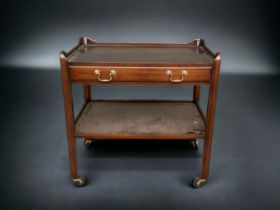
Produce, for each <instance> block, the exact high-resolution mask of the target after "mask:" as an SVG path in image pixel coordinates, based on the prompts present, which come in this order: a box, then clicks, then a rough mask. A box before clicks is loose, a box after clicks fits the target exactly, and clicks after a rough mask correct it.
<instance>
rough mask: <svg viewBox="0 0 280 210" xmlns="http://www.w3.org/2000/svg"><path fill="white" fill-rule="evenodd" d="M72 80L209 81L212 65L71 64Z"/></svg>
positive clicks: (99, 81) (108, 81)
mask: <svg viewBox="0 0 280 210" xmlns="http://www.w3.org/2000/svg"><path fill="white" fill-rule="evenodd" d="M69 68H70V78H71V81H72V82H94V83H114V82H170V83H184V82H209V81H210V71H211V68H210V67H170V68H169V67H99V66H70V67H69Z"/></svg>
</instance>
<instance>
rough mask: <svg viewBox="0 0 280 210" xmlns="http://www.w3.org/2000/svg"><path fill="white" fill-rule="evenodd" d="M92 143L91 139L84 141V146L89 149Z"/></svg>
mask: <svg viewBox="0 0 280 210" xmlns="http://www.w3.org/2000/svg"><path fill="white" fill-rule="evenodd" d="M92 142H93V140H92V139H85V141H84V144H85V145H86V147H90V146H91V145H92Z"/></svg>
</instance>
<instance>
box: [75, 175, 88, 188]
mask: <svg viewBox="0 0 280 210" xmlns="http://www.w3.org/2000/svg"><path fill="white" fill-rule="evenodd" d="M72 181H73V182H74V184H75V185H76V186H77V187H83V186H85V185H86V184H87V180H86V178H85V177H83V176H79V177H78V178H76V179H72Z"/></svg>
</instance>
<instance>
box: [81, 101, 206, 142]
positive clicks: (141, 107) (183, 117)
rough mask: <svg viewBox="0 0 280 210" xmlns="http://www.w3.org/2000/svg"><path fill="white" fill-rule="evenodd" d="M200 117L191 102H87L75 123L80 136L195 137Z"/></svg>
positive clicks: (201, 125)
mask: <svg viewBox="0 0 280 210" xmlns="http://www.w3.org/2000/svg"><path fill="white" fill-rule="evenodd" d="M204 130H205V125H204V120H203V118H202V116H201V114H200V112H199V109H198V107H197V106H196V104H194V103H192V102H135V101H134V102H132V101H129V102H115V101H110V102H88V103H87V104H86V105H85V107H84V109H83V111H82V112H81V114H80V115H79V117H78V118H77V120H76V124H75V136H76V137H81V138H99V139H104V138H118V139H121V138H124V139H125V138H136V139H141V138H143V139H145V138H155V139H166V138H175V139H176V138H177V139H178V138H182V139H183V138H189V139H191V138H196V137H199V136H203V135H204Z"/></svg>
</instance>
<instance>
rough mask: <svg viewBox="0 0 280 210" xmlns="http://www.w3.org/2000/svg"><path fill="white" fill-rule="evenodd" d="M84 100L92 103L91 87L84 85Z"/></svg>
mask: <svg viewBox="0 0 280 210" xmlns="http://www.w3.org/2000/svg"><path fill="white" fill-rule="evenodd" d="M83 87H84V99H85V101H91V90H90V85H84V86H83Z"/></svg>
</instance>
